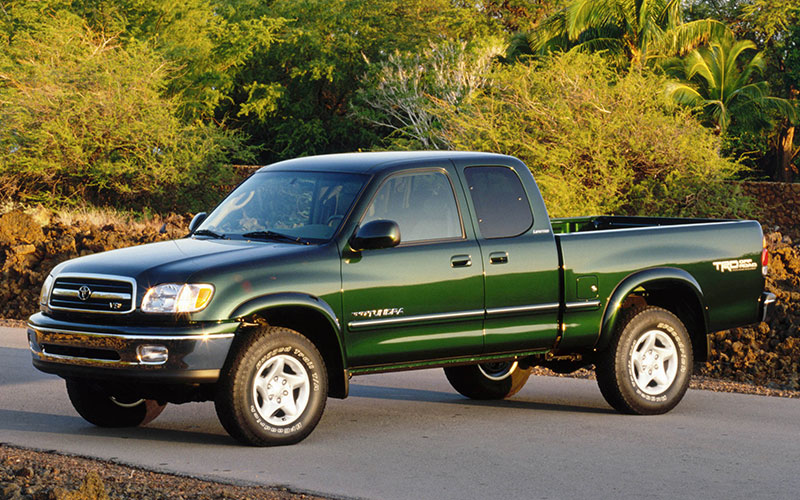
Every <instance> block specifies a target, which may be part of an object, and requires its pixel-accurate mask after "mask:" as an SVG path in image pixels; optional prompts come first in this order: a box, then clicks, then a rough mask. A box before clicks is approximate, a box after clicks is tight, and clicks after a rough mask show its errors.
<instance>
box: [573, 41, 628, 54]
mask: <svg viewBox="0 0 800 500" xmlns="http://www.w3.org/2000/svg"><path fill="white" fill-rule="evenodd" d="M624 49H625V44H624V43H623V41H622V40H620V39H619V38H590V39H588V40H586V41H585V42H580V43H577V44H575V45H574V46H573V47H572V48H571V49H569V51H570V52H573V51H575V52H599V51H608V52H611V53H613V54H620V53H622V51H623V50H624Z"/></svg>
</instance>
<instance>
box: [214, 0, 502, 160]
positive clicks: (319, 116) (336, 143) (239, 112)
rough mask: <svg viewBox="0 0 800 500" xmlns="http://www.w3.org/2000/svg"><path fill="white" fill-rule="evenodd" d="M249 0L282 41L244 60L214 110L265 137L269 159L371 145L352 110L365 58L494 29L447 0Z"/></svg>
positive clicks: (256, 137) (258, 138)
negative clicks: (227, 95) (234, 86)
mask: <svg viewBox="0 0 800 500" xmlns="http://www.w3.org/2000/svg"><path fill="white" fill-rule="evenodd" d="M220 1H222V0H220ZM231 3H233V2H231ZM250 9H251V11H252V12H253V13H255V14H252V15H263V16H267V17H270V18H282V19H286V20H287V24H286V26H285V27H284V29H283V30H282V31H281V33H280V37H281V43H279V44H276V45H273V46H270V48H269V50H265V51H262V52H260V54H259V56H258V57H257V58H253V59H252V60H251V61H250V62H249V63H248V64H246V65H245V66H243V67H242V68H241V70H240V72H239V76H238V82H239V85H240V87H239V91H238V92H236V93H235V94H234V95H233V99H232V101H231V102H230V103H229V104H228V105H226V106H223V107H222V108H221V109H220V112H221V113H222V114H223V116H227V117H229V118H230V119H232V120H234V121H240V123H241V124H242V128H243V130H245V131H246V132H247V133H248V134H249V135H250V136H251V137H252V138H253V139H252V140H253V142H254V143H258V144H265V145H267V148H268V150H267V151H265V155H264V160H267V161H270V160H275V159H283V158H287V157H295V156H304V155H310V154H319V153H326V152H339V151H352V150H358V149H362V148H369V147H371V146H372V145H373V144H374V143H376V142H377V141H378V138H377V137H376V135H375V133H374V132H373V130H372V129H371V128H370V127H369V126H367V124H366V123H364V122H359V121H356V120H353V119H352V117H351V116H350V115H349V110H350V102H351V100H352V98H353V97H354V95H355V93H356V91H357V90H358V88H359V86H360V84H361V78H362V76H363V75H364V74H365V73H366V72H367V69H368V67H369V66H370V64H377V63H379V62H380V61H383V60H386V59H387V58H388V57H389V56H390V55H391V54H394V53H395V51H400V52H406V51H418V50H421V49H423V48H425V47H428V46H429V45H430V43H431V42H434V41H438V40H451V41H456V42H457V41H460V40H466V39H471V38H474V37H483V36H486V35H487V34H488V33H489V32H490V30H491V29H496V27H494V28H491V27H493V26H494V24H493V22H492V21H491V20H488V19H487V18H486V16H484V15H482V14H481V13H480V12H479V11H478V10H476V9H475V8H474V7H472V6H459V5H457V4H456V3H455V2H452V1H451V0H381V1H377V0H347V1H345V0H309V1H305V2H296V1H294V0H275V1H273V2H268V3H263V2H260V3H259V2H252V6H251V8H250ZM240 12H241V9H240Z"/></svg>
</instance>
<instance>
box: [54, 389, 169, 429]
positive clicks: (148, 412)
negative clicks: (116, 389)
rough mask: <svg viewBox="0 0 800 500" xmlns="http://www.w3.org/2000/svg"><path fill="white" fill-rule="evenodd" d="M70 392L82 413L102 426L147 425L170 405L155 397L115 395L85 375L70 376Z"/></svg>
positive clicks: (68, 392)
mask: <svg viewBox="0 0 800 500" xmlns="http://www.w3.org/2000/svg"><path fill="white" fill-rule="evenodd" d="M67 394H68V395H69V400H70V401H71V402H72V406H73V407H74V408H75V410H76V411H77V412H78V414H79V415H80V416H81V417H83V418H84V420H86V421H87V422H89V423H92V424H94V425H96V426H98V427H137V426H139V425H147V424H149V423H150V422H152V421H153V420H154V419H155V418H156V417H157V416H159V415H160V414H161V412H162V411H164V408H165V407H166V406H167V405H166V404H159V403H158V402H157V401H155V400H153V399H136V398H131V397H129V396H125V397H122V396H116V397H115V396H114V395H113V394H112V393H110V392H108V391H107V390H104V389H103V388H102V386H100V385H97V384H95V383H93V382H91V381H89V380H81V379H68V380H67Z"/></svg>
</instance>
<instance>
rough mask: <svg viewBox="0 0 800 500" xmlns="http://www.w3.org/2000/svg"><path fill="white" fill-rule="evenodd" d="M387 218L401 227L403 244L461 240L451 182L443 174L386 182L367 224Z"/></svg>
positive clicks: (399, 177)
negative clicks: (451, 239) (452, 239)
mask: <svg viewBox="0 0 800 500" xmlns="http://www.w3.org/2000/svg"><path fill="white" fill-rule="evenodd" d="M379 219H387V220H393V221H395V222H397V224H398V225H399V226H400V242H401V243H404V242H410V241H423V240H438V239H449V238H461V237H462V236H463V233H462V231H461V219H460V218H459V216H458V205H456V200H455V196H454V195H453V188H452V186H451V185H450V180H449V179H448V178H447V176H446V175H445V174H443V173H441V172H420V173H413V174H402V175H396V176H394V177H391V178H389V179H388V180H387V181H386V182H384V183H383V185H382V186H381V188H380V189H379V190H378V192H377V194H376V195H375V198H374V199H373V200H372V203H370V206H369V208H368V209H367V212H366V214H365V215H364V219H363V220H362V223H364V222H370V221H373V220H379Z"/></svg>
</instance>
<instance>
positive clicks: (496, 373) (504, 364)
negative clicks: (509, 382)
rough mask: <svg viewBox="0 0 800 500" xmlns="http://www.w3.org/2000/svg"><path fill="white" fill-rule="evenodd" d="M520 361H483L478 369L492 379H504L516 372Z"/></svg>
mask: <svg viewBox="0 0 800 500" xmlns="http://www.w3.org/2000/svg"><path fill="white" fill-rule="evenodd" d="M518 365H519V363H518V362H517V361H500V362H498V363H481V364H479V365H478V370H480V371H481V373H483V376H484V377H486V378H488V379H490V380H504V379H506V378H508V377H510V376H511V374H512V373H514V370H516V369H517V366H518Z"/></svg>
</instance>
